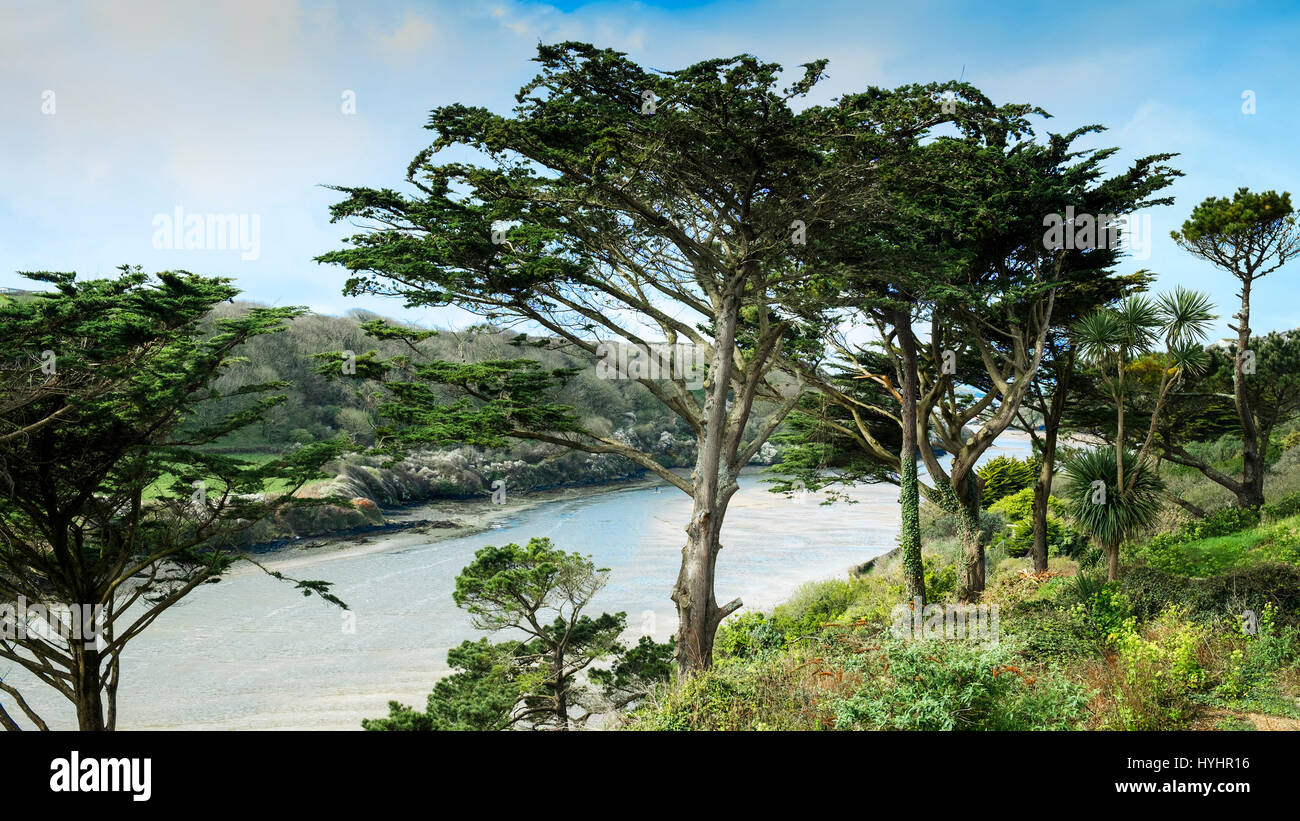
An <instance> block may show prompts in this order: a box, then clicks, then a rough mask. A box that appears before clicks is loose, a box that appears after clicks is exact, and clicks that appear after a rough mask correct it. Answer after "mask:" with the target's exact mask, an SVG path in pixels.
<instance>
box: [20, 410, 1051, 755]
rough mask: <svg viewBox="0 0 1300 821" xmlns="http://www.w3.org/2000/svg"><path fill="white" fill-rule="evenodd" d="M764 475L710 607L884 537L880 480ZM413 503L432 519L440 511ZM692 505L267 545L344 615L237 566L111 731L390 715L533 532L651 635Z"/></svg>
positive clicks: (1012, 444) (766, 604)
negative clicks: (485, 563) (455, 533)
mask: <svg viewBox="0 0 1300 821" xmlns="http://www.w3.org/2000/svg"><path fill="white" fill-rule="evenodd" d="M1028 452H1029V446H1028V441H1027V439H1025V438H1023V436H1018V437H1014V438H1011V437H1003V439H1002V440H1000V441H999V443H998V445H997V446H995V447H994V448H991V449H990V452H989V453H987V454H986V455H985V458H986V459H988V458H992V457H994V456H997V455H999V454H1003V453H1010V454H1014V455H1017V456H1021V455H1025V454H1027V453H1028ZM761 479H762V475H761V474H760V473H759V472H758V471H757V470H754V471H748V470H747V471H746V472H745V474H744V475H742V477H741V482H740V485H741V489H740V491H739V492H738V493H737V494H736V496H735V497H734V498H733V500H732V503H731V507H730V510H729V511H728V514H727V518H726V522H725V524H724V526H723V545H724V549H723V550H722V552H721V553H720V554H719V557H718V565H717V569H718V580H717V587H716V590H717V599H718V601H719V602H720V603H721V602H726V601H730V600H731V599H733V598H735V597H737V596H739V597H741V598H742V599H743V600H744V602H745V608H746V609H749V610H770V609H771V608H772V607H773V606H775V605H776V604H779V603H780V602H782V601H784V600H785V599H787V598H788V597H789V596H790V595H791V594H792V593H793V592H794V591H795V590H796V589H797V588H798V587H799V586H800V585H801V584H804V583H806V582H810V581H819V580H823V579H829V578H837V577H839V578H843V577H844V576H845V575H846V574H847V573H848V572H849V569H850V568H851V567H853V566H855V565H858V564H861V563H862V562H864V561H866V560H868V559H871V558H873V557H875V556H878V555H880V554H882V553H885V552H887V551H888V550H890V549H892V548H893V547H894V545H895V543H896V538H897V533H898V507H897V500H898V491H897V488H895V487H893V486H891V485H867V486H861V487H856V488H851V489H849V490H848V491H847V492H848V495H849V496H850V497H851V498H853V499H854V500H856V502H857V503H856V504H846V503H843V502H838V503H836V504H833V505H829V506H823V505H819V504H818V498H819V497H816V496H812V495H807V496H805V497H803V498H799V497H796V498H784V497H782V496H779V495H776V494H773V493H771V492H769V491H768V485H766V484H764V483H763V482H762V481H761ZM483 504H484V505H488V504H489V502H487V501H486V500H485V501H484V502H483ZM419 515H421V516H423V517H427V518H430V519H437V518H440V515H439V510H438V508H437V506H432V507H430V508H428V509H427V510H424V511H421V512H420V514H419ZM689 515H690V500H689V498H688V497H687V496H686V495H685V494H683V493H682V492H681V491H679V490H677V489H676V488H674V487H671V486H669V485H666V484H665V485H662V486H656V487H639V488H636V489H624V490H614V491H610V492H605V493H600V494H596V495H591V496H586V497H582V498H572V499H561V500H556V501H550V502H544V503H541V504H539V505H537V506H535V507H532V508H528V509H524V510H520V511H518V512H515V513H503V515H502V517H501V518H499V519H497V520H494V521H493V522H492V527H491V529H489V530H487V531H485V532H482V533H478V534H475V535H468V536H460V537H455V538H449V539H442V540H438V541H429V542H427V543H421V540H420V538H418V537H417V538H414V539H412V538H411V536H410V534H403V535H400V536H396V537H384V536H380V537H379V538H377V539H372V540H371V541H370V543H369V544H366V545H364V546H363V547H357V548H354V549H343V550H334V551H330V552H320V553H318V554H313V553H310V552H304V551H300V550H287V551H282V552H281V553H277V554H273V555H271V556H269V557H267V558H266V561H265V564H266V566H267V567H268V568H270V569H273V570H280V571H282V572H284V573H285V574H286V575H288V576H291V577H293V578H297V579H323V580H325V581H329V582H331V583H333V592H334V593H335V594H336V595H338V596H339V597H340V598H341V599H343V600H344V601H345V602H347V604H348V605H349V607H350V608H351V610H350V612H348V613H344V612H343V611H341V610H340V609H339V608H337V607H335V606H333V605H330V604H327V603H325V602H323V601H321V600H320V599H319V598H318V597H316V596H312V597H310V598H304V597H302V596H301V595H299V594H296V593H294V592H293V591H292V589H291V587H290V586H289V585H288V584H286V583H284V582H278V581H276V580H274V579H272V578H270V577H268V576H267V575H266V574H264V573H263V572H261V571H259V570H257V569H255V568H252V567H248V566H244V567H240V568H239V569H237V570H236V571H234V572H232V573H231V574H230V575H228V576H227V577H226V578H224V579H223V580H222V581H221V582H220V583H218V584H213V585H205V586H203V587H201V588H200V589H198V590H196V591H195V592H194V593H193V594H191V595H190V596H189V597H188V599H186V600H185V601H183V602H182V603H180V604H178V605H176V606H174V607H172V608H171V609H170V610H168V611H167V612H165V613H164V614H162V615H161V616H160V617H159V618H158V620H157V621H156V622H155V623H154V624H153V625H152V626H151V627H150V628H149V629H148V630H146V631H145V632H144V633H143V634H142V635H140V636H139V637H137V638H136V639H135V640H133V641H132V642H131V644H130V645H129V646H128V647H127V650H126V652H125V653H124V654H123V660H122V686H121V689H120V692H119V696H118V711H119V718H118V728H119V729H123V730H145V729H244V730H261V729H321V730H327V729H328V730H333V729H360V722H361V719H362V718H367V717H379V716H384V715H387V712H388V711H387V702H388V701H389V700H390V699H393V700H398V701H401V702H403V703H406V704H411V705H414V706H417V707H420V708H422V707H423V705H424V700H425V697H426V696H427V694H428V692H429V690H430V689H431V687H432V685H433V682H434V681H436V680H437V679H438V678H439V677H441V676H442V675H444V674H446V672H447V666H446V655H447V649H448V648H449V647H452V646H455V645H458V644H459V643H460V642H461V641H463V640H464V639H467V638H470V639H476V638H478V637H479V636H480V635H481V634H480V633H479V632H478V631H476V630H474V629H473V627H472V626H471V624H470V620H469V617H468V616H467V615H466V614H465V613H464V612H463V611H461V610H459V609H457V608H456V606H455V604H454V603H453V602H452V599H451V593H452V590H453V588H454V580H455V577H456V574H457V573H458V572H459V571H460V569H461V568H462V567H464V566H465V565H466V564H468V563H469V562H470V561H471V560H472V558H473V556H474V552H475V551H476V550H478V549H479V548H481V547H483V546H484V545H489V544H505V543H509V542H517V543H520V544H522V543H524V542H526V541H527V540H528V539H529V538H531V537H535V536H545V537H549V538H550V539H551V540H552V541H553V542H554V543H555V544H556V545H557V546H559V547H561V548H563V549H565V550H569V551H578V552H581V553H585V554H591V555H592V556H593V558H594V560H595V561H596V563H597V565H598V566H600V567H606V568H609V570H610V575H609V582H608V584H607V585H606V586H605V588H604V589H603V590H602V591H601V592H600V593H599V594H598V595H597V597H596V599H595V600H594V601H593V603H592V605H591V606H590V608H589V610H588V612H590V613H592V614H597V613H599V612H600V611H602V610H605V611H609V612H615V611H624V612H626V613H627V614H628V625H629V630H628V638H629V639H631V640H635V637H636V636H638V635H641V634H650V635H653V636H654V637H655V638H656V639H659V640H661V641H662V640H666V639H667V638H668V636H670V635H671V634H672V633H673V632H674V630H675V628H676V615H675V613H674V609H673V604H672V602H671V600H670V599H669V593H670V591H671V589H672V585H673V583H674V581H675V580H676V578H677V571H678V566H679V564H680V561H681V548H682V543H683V540H684V538H685V534H684V532H683V527H684V526H685V524H686V521H687V519H688V517H689ZM0 676H3V677H4V679H5V680H6V681H7V682H9V683H11V684H14V685H16V686H18V687H19V688H20V689H21V690H22V691H23V692H24V694H25V696H26V698H27V700H28V701H29V702H30V703H31V704H32V706H33V707H34V708H35V709H37V711H38V712H40V713H41V714H42V715H43V716H44V718H45V719H46V721H47V722H49V723H50V726H51V727H52V728H54V729H75V726H76V722H75V717H74V715H73V711H72V708H71V704H70V703H69V702H67V701H65V700H64V699H63V698H62V697H61V696H58V695H57V694H56V693H54V692H53V691H52V690H50V689H49V688H47V687H44V686H42V685H39V684H37V683H36V682H35V681H34V680H32V679H31V678H30V677H28V676H27V675H26V674H25V672H24V671H21V670H18V669H16V668H14V667H13V666H12V665H10V664H9V663H8V662H0ZM11 712H12V713H14V714H15V715H16V714H17V711H16V710H11Z"/></svg>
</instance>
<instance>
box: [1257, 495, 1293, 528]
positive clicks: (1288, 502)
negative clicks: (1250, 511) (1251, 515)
mask: <svg viewBox="0 0 1300 821" xmlns="http://www.w3.org/2000/svg"><path fill="white" fill-rule="evenodd" d="M1263 513H1264V516H1266V517H1267V518H1269V519H1271V520H1274V521H1276V520H1278V519H1289V518H1291V517H1292V516H1297V515H1300V492H1296V493H1292V494H1289V495H1287V496H1284V497H1282V498H1281V499H1278V500H1277V501H1276V502H1274V503H1273V504H1270V505H1265V506H1264V510H1263Z"/></svg>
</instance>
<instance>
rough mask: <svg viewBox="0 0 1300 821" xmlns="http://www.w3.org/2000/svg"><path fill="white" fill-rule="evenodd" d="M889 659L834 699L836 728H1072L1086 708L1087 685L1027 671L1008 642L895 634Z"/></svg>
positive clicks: (887, 650)
mask: <svg viewBox="0 0 1300 821" xmlns="http://www.w3.org/2000/svg"><path fill="white" fill-rule="evenodd" d="M885 660H886V661H887V664H888V666H887V667H885V668H882V669H883V670H884V672H881V673H879V674H877V675H874V676H872V680H871V681H870V683H868V684H866V686H864V687H862V688H861V689H859V690H858V691H857V692H856V693H854V694H853V695H852V696H850V697H848V698H843V699H840V700H838V701H836V702H835V703H834V704H833V708H834V713H835V727H836V728H837V729H879V730H1068V729H1072V728H1073V727H1075V726H1077V725H1078V723H1079V722H1081V721H1082V719H1083V718H1084V716H1085V715H1086V708H1087V703H1088V697H1087V695H1086V693H1084V691H1083V690H1082V688H1080V687H1079V686H1077V685H1075V684H1073V683H1072V682H1069V681H1067V680H1064V679H1057V678H1051V679H1047V680H1043V679H1035V678H1034V677H1031V676H1028V675H1025V674H1024V673H1023V672H1021V671H1020V670H1019V668H1018V667H1017V666H1016V661H1017V657H1016V655H1015V653H1014V652H1013V650H1012V648H1011V647H1010V646H1009V644H1008V643H1007V642H1002V643H999V644H997V645H987V644H986V645H977V644H972V643H969V642H964V641H889V642H887V643H886V645H885ZM872 672H874V671H872Z"/></svg>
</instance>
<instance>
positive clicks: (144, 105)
mask: <svg viewBox="0 0 1300 821" xmlns="http://www.w3.org/2000/svg"><path fill="white" fill-rule="evenodd" d="M564 40H580V41H585V42H590V43H594V44H596V45H598V46H602V47H610V48H614V49H617V50H620V51H624V52H627V53H628V54H629V56H631V57H632V58H633V59H635V60H637V61H638V62H640V63H641V64H642V65H645V66H649V67H652V68H656V69H663V70H670V69H674V68H680V67H684V66H686V65H689V64H691V63H694V62H697V61H700V60H703V59H708V58H712V57H720V56H732V55H736V54H741V53H750V54H755V55H757V56H758V57H760V58H762V59H765V60H770V61H775V62H778V63H780V64H782V65H784V66H786V67H787V68H791V69H794V68H795V67H797V66H798V65H799V64H801V63H805V62H808V61H810V60H814V59H817V58H827V59H829V61H830V64H829V68H828V77H827V79H826V80H825V82H824V83H822V84H820V85H819V86H818V87H817V88H816V89H815V92H814V94H813V95H812V96H811V98H810V102H812V103H824V102H829V101H830V100H831V99H833V98H834V97H836V96H838V95H840V94H842V93H846V92H853V91H859V90H862V89H864V88H865V87H867V86H872V85H875V86H884V87H892V86H897V85H901V84H905V83H913V82H917V83H924V82H930V81H944V80H951V79H957V78H961V79H963V80H965V81H968V82H970V83H973V84H974V85H976V86H977V87H979V88H980V89H981V90H982V91H983V92H984V93H985V94H986V95H987V96H989V97H990V98H991V99H992V100H993V101H994V102H997V103H1004V102H1028V103H1032V104H1034V105H1037V106H1039V107H1041V108H1043V109H1045V110H1046V111H1048V112H1049V113H1050V114H1052V115H1053V116H1052V119H1050V120H1040V121H1039V123H1038V124H1037V125H1038V130H1039V131H1040V133H1044V132H1046V131H1055V132H1068V131H1071V130H1073V129H1074V128H1076V127H1078V126H1082V125H1090V124H1101V125H1104V126H1106V127H1107V129H1108V130H1107V131H1106V132H1104V133H1102V134H1101V135H1099V136H1097V137H1095V138H1090V140H1089V141H1088V142H1086V143H1085V145H1087V146H1089V147H1103V146H1117V147H1119V148H1120V149H1121V150H1120V152H1119V154H1117V155H1116V157H1115V158H1113V159H1112V161H1111V162H1110V166H1109V168H1110V170H1111V171H1112V172H1118V171H1120V170H1122V167H1124V166H1127V164H1128V163H1129V162H1130V161H1131V160H1133V159H1134V158H1136V157H1139V156H1142V155H1145V154H1151V153H1163V152H1171V153H1177V154H1179V155H1180V156H1178V157H1177V158H1176V159H1175V160H1174V161H1173V162H1172V164H1173V165H1174V166H1175V167H1176V168H1178V169H1180V170H1182V171H1183V172H1184V173H1185V175H1186V176H1184V177H1182V178H1180V179H1179V180H1178V181H1177V182H1176V183H1175V185H1174V186H1173V187H1172V189H1171V193H1172V195H1173V196H1174V197H1175V198H1176V202H1175V204H1174V205H1172V206H1166V207H1161V208H1156V209H1152V210H1151V211H1149V212H1148V216H1149V219H1150V223H1149V225H1150V229H1149V235H1150V238H1151V242H1150V246H1149V249H1147V250H1146V251H1145V252H1144V253H1142V256H1143V257H1144V258H1141V259H1138V258H1131V259H1128V260H1126V261H1125V262H1124V264H1123V265H1121V268H1120V270H1121V272H1128V271H1130V270H1136V269H1138V268H1147V269H1150V270H1152V271H1154V272H1155V273H1156V274H1157V275H1158V279H1157V286H1156V287H1157V289H1158V290H1164V289H1168V288H1172V287H1173V286H1175V285H1185V286H1188V287H1192V288H1196V289H1199V290H1204V291H1208V292H1209V293H1210V295H1211V296H1212V297H1213V299H1214V301H1215V302H1216V303H1217V304H1218V306H1219V313H1220V314H1221V315H1222V316H1221V319H1220V322H1219V326H1218V328H1217V329H1216V332H1215V334H1216V336H1226V335H1227V334H1228V331H1227V330H1226V323H1227V322H1228V321H1229V319H1228V316H1229V315H1230V314H1232V313H1233V312H1234V310H1235V300H1236V297H1235V294H1236V290H1237V288H1236V280H1234V279H1233V278H1232V277H1230V276H1229V275H1228V274H1226V273H1224V272H1222V271H1219V270H1218V269H1215V268H1213V267H1212V266H1210V265H1209V264H1208V263H1205V262H1201V261H1199V260H1197V259H1195V258H1193V257H1192V256H1190V255H1189V254H1187V253H1186V252H1184V251H1182V250H1180V249H1179V248H1177V246H1175V245H1174V243H1173V242H1172V240H1171V239H1170V238H1169V232H1170V231H1171V230H1173V229H1175V228H1177V227H1178V226H1179V225H1180V224H1181V223H1182V221H1183V220H1184V219H1186V218H1187V216H1188V214H1189V213H1190V211H1191V209H1192V208H1193V207H1194V206H1195V205H1196V203H1198V202H1200V201H1201V200H1203V199H1204V198H1206V197H1208V196H1223V195H1230V194H1231V193H1232V192H1233V191H1234V190H1235V189H1237V188H1238V187H1241V186H1247V187H1250V188H1252V189H1257V190H1258V189H1276V190H1278V191H1283V190H1290V191H1294V192H1295V193H1296V195H1297V198H1298V199H1300V179H1298V177H1297V171H1300V159H1298V158H1297V152H1296V150H1295V135H1296V134H1297V133H1300V128H1298V126H1300V92H1297V90H1296V87H1295V79H1296V78H1297V77H1298V76H1300V49H1298V48H1296V47H1295V44H1296V43H1300V4H1297V3H1285V2H1283V3H1199V4H1198V3H1193V2H1183V3H1160V2H1127V3H1109V2H1091V3H1083V4H1047V3H1009V2H1006V3H998V2H988V0H985V1H984V2H978V3H976V2H971V3H958V2H951V3H932V2H924V0H909V2H906V3H898V2H888V3H875V2H861V0H859V1H858V2H843V3H840V2H828V3H818V2H810V1H809V0H799V1H798V2H785V1H782V2H767V1H766V0H742V1H740V2H690V1H686V2H634V3H613V2H590V3H588V2H580V1H578V0H561V1H560V2H540V0H539V1H537V2H532V1H529V2H485V3H472V2H447V3H443V2H367V3H343V2H306V1H305V0H303V1H301V2H299V1H296V0H226V1H225V2H221V3H210V2H209V3H200V2H189V1H188V0H139V1H138V2H130V3H127V2H121V3H118V2H84V3H78V2H68V3H60V4H51V3H46V2H31V3H28V2H23V1H21V0H20V1H19V2H14V1H13V0H7V2H5V3H3V4H2V5H0V112H3V114H2V115H0V286H8V287H17V288H23V287H26V286H27V285H28V282H27V281H26V280H24V279H22V278H21V277H19V276H18V275H17V273H16V272H17V271H35V270H50V271H76V272H77V273H78V274H79V276H82V277H100V276H110V275H113V273H114V271H115V269H116V268H117V267H118V266H120V265H123V264H132V265H141V266H143V267H144V268H145V269H146V270H150V271H158V270H167V269H184V270H189V271H193V272H195V273H201V274H206V275H214V276H217V275H219V276H229V277H233V278H234V279H235V280H236V282H237V284H238V285H239V287H240V288H241V289H242V290H243V297H242V298H245V299H250V300H254V301H257V302H262V303H266V304H274V305H305V306H307V307H309V308H311V309H312V310H315V311H318V312H321V313H329V314H342V313H343V312H345V311H347V310H349V309H352V308H366V309H369V310H373V311H377V312H379V313H382V314H385V315H389V316H397V317H402V318H405V319H408V320H411V321H417V322H420V323H422V324H426V325H429V326H435V327H455V326H459V325H463V324H465V323H466V322H468V321H470V320H472V319H473V318H472V317H470V316H469V315H468V314H465V313H464V312H461V311H458V310H456V309H450V308H448V309H436V310H429V309H412V310H404V309H403V308H402V306H401V304H400V302H398V301H394V300H387V299H382V298H377V297H370V298H351V297H345V296H343V294H342V286H343V282H344V280H345V279H346V272H345V271H344V270H342V269H340V268H337V267H335V266H326V265H320V264H318V263H316V262H314V261H313V258H314V257H316V256H317V255H319V254H322V253H324V252H326V251H330V250H334V249H336V248H339V247H342V243H341V240H342V238H343V237H345V236H347V235H349V234H351V233H354V230H353V229H352V228H351V226H347V225H331V224H330V222H329V212H328V209H329V206H330V204H331V203H333V202H335V201H336V200H337V199H338V198H339V195H338V194H337V193H336V192H333V191H330V190H328V189H326V188H324V187H323V186H325V185H331V184H335V185H366V186H375V187H382V186H387V187H400V186H401V183H402V181H403V179H404V177H405V173H406V167H407V164H408V163H409V162H410V160H411V158H412V157H413V156H414V155H415V154H416V152H418V151H419V150H421V149H422V148H424V147H426V146H427V144H428V143H429V141H430V137H431V134H430V132H428V131H426V130H425V129H424V128H423V126H424V123H425V120H426V118H427V115H428V112H429V110H430V109H432V108H434V107H436V106H440V105H446V104H450V103H455V102H461V103H465V104H470V105H481V106H485V107H488V108H491V109H493V110H496V111H500V112H506V111H508V110H509V108H510V107H511V105H512V104H513V96H514V94H515V92H516V91H517V90H518V89H519V87H520V86H521V85H522V84H524V83H525V82H527V81H528V80H529V79H530V78H531V77H532V76H533V75H534V74H535V68H536V67H535V65H534V64H533V63H532V62H531V59H532V57H533V56H535V54H536V48H537V44H538V43H550V42H559V41H564ZM209 214H233V215H237V216H238V217H239V218H242V220H243V223H244V230H243V233H237V232H235V231H233V230H232V232H231V234H230V238H229V241H228V242H227V243H225V245H226V247H225V248H224V249H223V248H211V249H209V248H204V249H193V248H191V249H185V248H184V247H180V248H177V247H170V248H169V247H168V245H169V244H171V245H173V246H174V245H176V244H177V243H175V242H172V243H169V242H168V240H171V239H174V238H175V232H174V230H169V228H168V224H169V221H171V222H175V221H177V218H178V216H179V221H180V222H181V223H182V225H183V224H184V219H185V217H186V216H187V215H209ZM205 218H206V216H205ZM237 226H238V222H236V223H235V224H234V225H231V226H230V227H231V228H232V229H233V228H235V227H237ZM205 227H212V226H207V223H205ZM220 227H225V226H224V225H223V226H220ZM213 236H214V239H219V237H218V236H217V235H216V234H215V233H214V235H213ZM237 238H238V239H242V240H243V242H242V243H241V242H237V241H235V240H236V239H237ZM254 239H255V240H256V242H253V240H254ZM180 244H181V245H182V246H183V243H180ZM214 244H217V245H220V244H221V243H219V242H216V243H214ZM1298 274H1300V261H1297V262H1294V263H1291V264H1290V265H1288V266H1287V267H1284V268H1282V269H1281V270H1279V271H1276V272H1274V273H1273V274H1271V275H1269V276H1268V277H1267V278H1265V279H1263V280H1261V281H1260V282H1258V283H1256V286H1255V292H1254V299H1253V301H1252V323H1251V324H1252V327H1253V328H1254V329H1255V331H1256V332H1257V333H1258V332H1264V331H1268V330H1283V329H1290V328H1296V327H1300V303H1298V302H1297V300H1295V299H1294V298H1293V297H1292V294H1293V292H1294V284H1293V283H1294V282H1295V280H1296V277H1297V275H1298Z"/></svg>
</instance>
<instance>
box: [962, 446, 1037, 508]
mask: <svg viewBox="0 0 1300 821" xmlns="http://www.w3.org/2000/svg"><path fill="white" fill-rule="evenodd" d="M1039 470H1040V468H1039V464H1038V460H1036V459H1034V458H1033V457H1025V458H1024V459H1017V458H1015V457H1014V456H999V457H997V458H996V459H990V460H989V461H988V462H985V463H984V464H983V465H981V466H980V468H979V470H978V471H976V473H977V475H978V476H979V478H980V479H981V480H982V481H983V482H984V488H983V491H982V493H981V496H980V500H981V504H982V505H983V506H984V507H986V508H989V507H992V506H993V505H994V504H996V503H997V502H998V501H1000V500H1002V499H1005V498H1007V497H1009V496H1012V495H1013V494H1016V493H1020V492H1022V491H1024V490H1026V489H1032V488H1033V485H1034V483H1035V482H1036V481H1038V472H1039ZM1031 492H1032V490H1031ZM1030 502H1031V504H1032V497H1031V499H1030ZM1008 518H1012V517H1008ZM1014 518H1024V517H1023V516H1016V517H1014Z"/></svg>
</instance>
